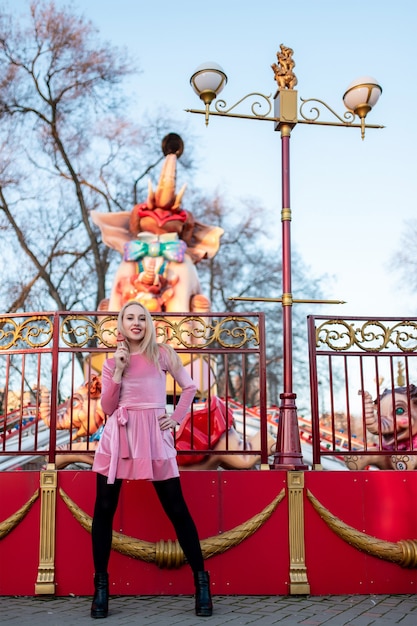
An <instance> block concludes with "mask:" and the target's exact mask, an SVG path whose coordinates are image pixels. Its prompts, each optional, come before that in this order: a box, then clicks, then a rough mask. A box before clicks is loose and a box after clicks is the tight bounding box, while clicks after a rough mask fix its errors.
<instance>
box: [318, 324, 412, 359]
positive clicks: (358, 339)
mask: <svg viewBox="0 0 417 626" xmlns="http://www.w3.org/2000/svg"><path fill="white" fill-rule="evenodd" d="M316 346H317V348H319V347H320V346H327V347H328V348H330V349H331V350H334V351H337V352H341V351H348V350H351V349H354V348H359V349H360V350H363V351H364V352H381V351H382V350H386V349H388V348H394V349H398V350H399V351H401V352H407V353H409V352H415V351H416V350H417V320H416V321H414V320H402V321H400V322H395V323H394V324H393V325H392V326H391V327H390V326H388V325H386V324H385V325H384V324H383V323H382V322H380V321H377V320H368V321H367V322H365V323H364V324H362V325H361V326H355V324H354V323H348V322H347V321H346V320H342V319H330V320H327V321H325V322H323V323H322V324H321V325H320V326H318V327H317V328H316Z"/></svg>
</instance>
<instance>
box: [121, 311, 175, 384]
mask: <svg viewBox="0 0 417 626" xmlns="http://www.w3.org/2000/svg"><path fill="white" fill-rule="evenodd" d="M132 305H135V306H138V307H140V308H141V309H142V311H143V314H144V316H145V322H146V324H145V333H144V336H143V339H142V341H141V344H140V346H139V353H140V354H143V355H144V356H145V358H147V359H148V361H150V362H151V363H153V364H154V365H155V366H156V367H157V368H158V369H159V370H160V369H161V365H160V362H159V359H160V355H161V352H160V351H161V350H163V351H164V352H165V353H166V355H167V357H168V360H169V363H170V365H171V367H172V368H173V370H174V372H175V371H177V370H178V369H180V368H181V367H182V362H181V359H180V357H179V356H178V354H177V353H176V352H175V350H174V349H173V348H171V346H169V345H167V344H166V343H165V344H159V343H158V342H157V340H156V331H155V325H154V322H153V319H152V316H151V314H150V313H149V311H148V309H147V308H146V307H144V306H143V305H142V304H141V303H140V302H137V301H136V300H128V302H125V304H124V305H123V306H122V308H121V309H120V311H119V315H118V316H117V332H118V333H120V334H121V335H123V337H124V341H125V343H126V345H127V347H128V348H129V353H130V349H131V348H130V344H129V340H128V339H127V338H126V337H125V336H124V334H123V316H124V314H125V311H126V309H127V308H128V307H129V306H132Z"/></svg>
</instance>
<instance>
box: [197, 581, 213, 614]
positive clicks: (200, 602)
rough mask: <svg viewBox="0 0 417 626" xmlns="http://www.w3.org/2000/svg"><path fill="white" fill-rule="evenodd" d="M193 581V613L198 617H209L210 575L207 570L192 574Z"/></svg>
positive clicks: (211, 608)
mask: <svg viewBox="0 0 417 626" xmlns="http://www.w3.org/2000/svg"><path fill="white" fill-rule="evenodd" d="M194 582H195V614H196V615H198V616H199V617H210V615H212V613H213V603H212V601H211V593H210V576H209V573H208V572H197V573H196V574H194Z"/></svg>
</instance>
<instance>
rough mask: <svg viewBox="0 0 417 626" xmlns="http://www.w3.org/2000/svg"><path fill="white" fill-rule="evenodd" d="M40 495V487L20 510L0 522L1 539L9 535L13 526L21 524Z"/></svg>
mask: <svg viewBox="0 0 417 626" xmlns="http://www.w3.org/2000/svg"><path fill="white" fill-rule="evenodd" d="M38 497H39V489H38V490H37V491H35V493H34V494H33V496H32V497H31V498H30V499H29V500H28V501H27V502H26V504H24V505H23V506H22V507H21V508H20V509H19V510H18V511H16V512H15V513H13V515H11V516H10V517H8V518H7V519H5V520H4V521H3V522H1V523H0V539H4V537H5V536H6V535H8V534H9V533H10V532H11V531H12V530H13V528H16V526H17V525H18V524H20V522H21V521H22V519H23V518H24V517H25V516H26V515H27V513H28V512H29V510H30V509H31V507H32V504H33V503H34V502H35V500H36V499H37V498H38Z"/></svg>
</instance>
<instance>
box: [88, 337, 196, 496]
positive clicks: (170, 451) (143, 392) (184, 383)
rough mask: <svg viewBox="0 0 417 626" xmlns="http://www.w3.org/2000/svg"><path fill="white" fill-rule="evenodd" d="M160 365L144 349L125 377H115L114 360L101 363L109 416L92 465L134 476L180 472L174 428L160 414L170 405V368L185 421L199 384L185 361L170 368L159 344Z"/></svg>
mask: <svg viewBox="0 0 417 626" xmlns="http://www.w3.org/2000/svg"><path fill="white" fill-rule="evenodd" d="M159 352H160V358H159V363H160V367H161V370H160V371H159V370H158V368H157V367H156V366H155V365H153V364H152V363H151V362H150V361H148V360H147V359H146V358H145V357H144V356H143V355H141V354H131V355H130V361H129V365H128V367H127V368H126V369H125V371H124V374H123V377H122V382H121V383H116V382H114V380H113V379H112V376H113V373H114V369H115V361H114V359H113V358H111V359H107V360H106V361H105V363H104V365H103V372H102V391H101V404H102V407H103V410H104V412H105V413H106V415H108V416H109V418H108V420H107V422H106V425H105V427H104V430H103V434H102V436H101V438H100V441H99V445H98V447H97V450H96V453H95V457H94V464H93V471H95V472H98V473H99V474H104V475H105V476H107V482H108V483H109V484H112V483H114V480H115V478H124V479H131V480H137V479H142V480H166V479H168V478H173V477H176V476H179V471H178V464H177V460H176V456H177V451H176V449H175V446H174V437H173V434H172V431H171V429H168V430H161V429H160V426H159V422H158V418H159V417H161V415H164V414H165V409H166V373H167V372H169V373H170V374H171V375H172V377H173V378H174V379H175V381H176V382H177V383H178V385H179V386H180V387H181V389H182V391H181V396H180V398H179V400H178V403H177V405H176V407H175V410H174V412H173V414H172V416H171V417H172V418H173V419H174V420H175V421H176V422H178V424H180V423H181V421H182V420H183V419H184V417H185V415H186V413H187V411H188V410H189V408H190V405H191V403H192V401H193V398H194V395H195V392H196V385H195V384H194V382H193V380H192V378H191V377H190V375H189V374H188V372H187V370H186V369H185V368H184V367H181V368H179V370H178V371H175V372H174V371H172V367H171V365H170V362H169V357H168V355H167V352H166V350H165V349H164V348H163V347H160V348H159Z"/></svg>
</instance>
